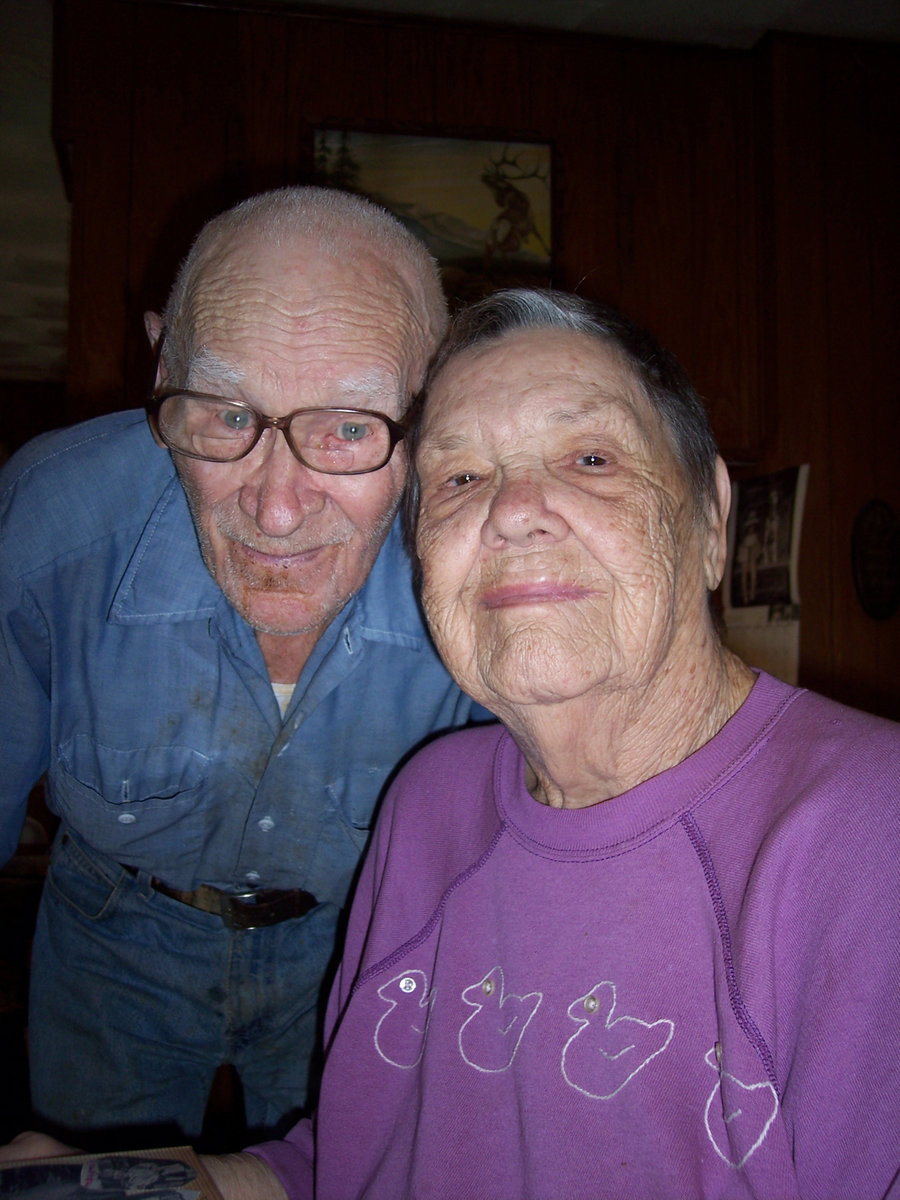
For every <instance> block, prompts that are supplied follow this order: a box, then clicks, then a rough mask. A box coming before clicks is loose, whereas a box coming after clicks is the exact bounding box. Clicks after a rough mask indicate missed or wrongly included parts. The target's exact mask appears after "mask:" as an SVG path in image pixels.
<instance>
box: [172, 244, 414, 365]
mask: <svg viewBox="0 0 900 1200" xmlns="http://www.w3.org/2000/svg"><path fill="white" fill-rule="evenodd" d="M342 249H343V252H337V250H336V249H334V248H328V247H323V246H322V245H321V244H319V243H318V242H317V241H316V240H315V239H313V238H311V237H300V236H294V237H291V238H290V239H281V240H280V241H274V240H267V239H266V238H264V237H262V236H259V235H256V236H253V237H247V236H244V237H231V238H229V239H227V240H224V241H223V242H222V243H219V244H216V245H215V246H214V247H212V248H211V250H210V251H209V252H208V253H207V255H206V257H205V259H204V261H203V263H202V266H201V269H200V271H199V272H198V275H197V277H196V282H195V286H194V287H193V288H192V290H191V295H190V297H189V321H190V324H191V327H192V334H193V338H192V340H193V341H194V345H195V349H196V350H197V351H199V350H201V348H202V349H204V350H205V351H206V353H208V354H212V355H216V354H218V355H220V356H221V355H222V348H223V347H228V346H230V345H232V344H233V343H234V342H235V341H242V340H244V339H247V338H249V339H253V338H255V337H259V338H261V339H263V340H265V339H267V338H272V339H273V340H274V342H275V343H278V342H282V343H285V344H287V343H297V342H300V341H302V340H304V339H316V338H328V337H329V336H334V337H342V336H343V337H346V338H348V339H349V338H352V339H354V340H356V341H358V342H359V345H360V350H361V352H363V353H364V352H365V351H366V349H367V348H371V349H372V350H373V351H378V352H379V356H386V357H388V358H392V359H393V360H394V362H395V365H396V367H397V368H398V373H405V372H406V370H408V369H409V368H410V366H411V364H413V363H416V364H418V362H419V361H420V360H424V358H425V356H426V355H427V354H428V353H429V352H430V350H431V346H430V336H429V333H428V318H427V314H426V313H425V311H424V305H423V303H422V298H421V289H418V288H417V287H416V286H415V281H414V280H412V279H410V278H408V274H409V272H408V271H404V270H403V269H402V267H403V266H405V264H402V263H399V264H398V263H396V262H394V261H393V258H392V256H391V255H390V254H389V252H388V250H387V249H386V248H383V247H380V246H378V245H377V244H370V243H369V242H368V241H367V240H366V239H364V238H361V237H358V236H357V237H355V238H353V237H348V241H347V246H346V248H342ZM227 357H228V356H227V355H226V356H225V359H226V361H227Z"/></svg>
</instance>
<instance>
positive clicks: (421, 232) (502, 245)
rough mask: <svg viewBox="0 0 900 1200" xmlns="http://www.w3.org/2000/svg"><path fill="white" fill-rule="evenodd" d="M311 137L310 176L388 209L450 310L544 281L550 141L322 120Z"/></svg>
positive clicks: (549, 239) (547, 274) (548, 264)
mask: <svg viewBox="0 0 900 1200" xmlns="http://www.w3.org/2000/svg"><path fill="white" fill-rule="evenodd" d="M313 139H314V151H313V182H314V183H317V184H319V185H321V186H326V187H336V188H341V189H342V190H345V191H352V192H358V193H359V194H361V195H364V196H366V197H368V198H369V199H371V200H373V201H375V202H376V203H378V204H381V205H382V206H383V207H384V208H387V209H388V210H389V211H390V212H392V213H394V215H395V216H397V217H398V218H399V219H400V220H401V221H402V222H403V224H404V225H406V227H407V228H408V229H409V230H410V231H411V232H412V233H414V234H416V235H417V236H418V237H419V238H421V240H422V241H423V242H424V243H425V245H426V246H427V247H428V249H429V250H430V251H431V253H432V254H433V255H434V257H435V258H436V259H437V261H438V263H439V265H440V268H441V274H442V277H443V282H444V289H445V291H446V293H447V297H448V301H449V303H450V307H451V309H452V310H455V309H456V308H458V307H459V306H461V305H462V304H464V303H468V302H469V301H471V300H475V299H478V298H479V297H480V296H483V295H486V294H488V293H490V292H492V291H495V290H497V289H498V288H501V287H549V286H550V285H551V282H552V276H553V241H554V237H553V226H554V204H553V187H554V163H553V148H552V145H551V143H550V142H547V141H539V140H536V139H533V138H532V139H529V138H528V137H526V136H524V135H518V136H512V135H511V136H509V137H497V136H488V135H485V136H475V135H473V134H470V133H468V132H463V133H459V134H457V133H454V134H453V135H452V136H447V135H444V134H440V135H436V134H433V133H430V132H425V133H420V132H410V131H408V130H402V131H395V130H385V129H377V128H376V129H372V128H367V129H361V128H347V127H344V126H333V125H327V124H323V125H317V126H316V127H315V128H314V129H313Z"/></svg>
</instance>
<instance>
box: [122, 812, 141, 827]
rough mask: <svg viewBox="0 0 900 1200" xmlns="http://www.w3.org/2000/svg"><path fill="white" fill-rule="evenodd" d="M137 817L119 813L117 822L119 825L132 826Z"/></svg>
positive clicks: (131, 814)
mask: <svg viewBox="0 0 900 1200" xmlns="http://www.w3.org/2000/svg"><path fill="white" fill-rule="evenodd" d="M136 820H137V817H136V816H135V815H134V813H119V816H118V821H119V824H120V825H133V824H134V823H135V821H136Z"/></svg>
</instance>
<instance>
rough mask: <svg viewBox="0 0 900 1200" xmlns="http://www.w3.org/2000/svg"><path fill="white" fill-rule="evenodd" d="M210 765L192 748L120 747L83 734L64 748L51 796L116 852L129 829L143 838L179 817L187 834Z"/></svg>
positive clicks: (74, 821)
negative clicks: (105, 743) (106, 744)
mask: <svg viewBox="0 0 900 1200" xmlns="http://www.w3.org/2000/svg"><path fill="white" fill-rule="evenodd" d="M209 765H210V760H209V759H208V758H207V757H206V756H205V755H203V754H200V753H199V752H198V751H196V750H192V749H191V748H190V747H188V746H142V747H140V748H138V749H135V750H121V749H117V748H115V747H113V746H105V745H103V744H102V743H99V742H96V741H94V739H93V738H91V737H89V736H88V735H86V734H79V735H78V736H76V737H73V738H71V739H70V740H69V741H67V742H65V743H63V744H62V745H61V746H60V747H59V752H58V756H57V763H56V770H53V771H51V778H50V786H51V796H52V799H53V801H54V804H55V806H56V807H57V808H58V810H59V814H60V816H62V817H63V818H65V819H66V820H68V821H69V823H70V824H71V825H72V826H73V827H74V828H75V829H78V830H80V831H81V832H83V833H84V834H85V835H86V836H87V837H89V838H91V839H92V842H93V845H94V846H95V847H96V848H97V849H101V850H102V849H106V848H107V847H108V848H109V849H110V850H114V849H115V846H116V844H117V843H118V842H119V841H120V839H121V838H122V836H123V834H125V833H126V831H128V832H131V833H133V834H136V835H140V836H142V837H143V836H146V835H148V834H154V833H159V832H162V831H163V830H168V829H170V828H171V827H172V826H173V825H174V823H175V822H176V821H177V822H178V823H179V832H180V833H181V832H183V833H185V834H187V833H188V829H187V828H186V827H185V820H186V819H187V824H188V825H190V824H192V823H194V822H195V821H197V820H198V819H199V816H200V813H199V811H198V810H199V808H200V806H199V799H200V792H201V788H202V785H203V783H204V780H205V779H206V776H207V773H208V770H209ZM129 827H131V828H130V829H129Z"/></svg>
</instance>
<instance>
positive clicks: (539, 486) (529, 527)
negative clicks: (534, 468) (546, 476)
mask: <svg viewBox="0 0 900 1200" xmlns="http://www.w3.org/2000/svg"><path fill="white" fill-rule="evenodd" d="M568 529H569V526H568V523H567V522H566V520H565V518H564V517H563V516H562V515H561V514H560V513H559V512H557V511H556V509H555V508H554V506H553V504H552V501H551V500H550V498H549V495H548V492H547V488H546V486H545V485H544V483H543V482H542V481H541V479H540V478H539V477H535V476H533V475H528V476H517V477H516V478H514V479H504V480H502V481H501V483H500V486H499V488H498V490H497V492H496V493H495V495H494V497H493V499H492V501H491V506H490V510H489V512H488V515H487V519H486V520H485V522H484V526H483V528H482V534H481V538H482V542H483V543H484V545H485V546H488V547H489V548H492V549H496V548H499V547H502V546H503V545H513V546H528V545H531V544H533V543H534V542H536V541H541V540H548V539H550V540H558V539H559V538H562V537H565V535H566V533H567V532H568Z"/></svg>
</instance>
